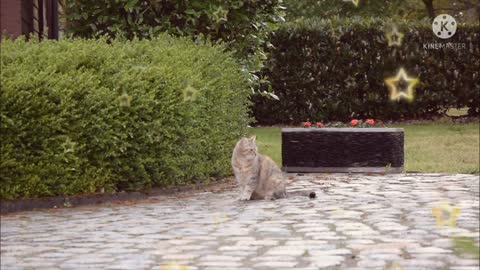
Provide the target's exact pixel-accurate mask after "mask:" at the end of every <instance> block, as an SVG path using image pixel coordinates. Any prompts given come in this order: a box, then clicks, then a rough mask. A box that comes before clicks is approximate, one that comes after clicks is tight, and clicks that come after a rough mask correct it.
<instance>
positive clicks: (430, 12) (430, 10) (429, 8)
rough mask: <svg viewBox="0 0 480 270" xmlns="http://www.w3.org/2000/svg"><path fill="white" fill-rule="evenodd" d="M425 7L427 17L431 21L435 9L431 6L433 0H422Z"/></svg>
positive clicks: (433, 17)
mask: <svg viewBox="0 0 480 270" xmlns="http://www.w3.org/2000/svg"><path fill="white" fill-rule="evenodd" d="M423 3H424V4H425V8H426V9H427V13H428V17H430V19H431V20H432V21H433V19H435V9H434V8H433V0H423Z"/></svg>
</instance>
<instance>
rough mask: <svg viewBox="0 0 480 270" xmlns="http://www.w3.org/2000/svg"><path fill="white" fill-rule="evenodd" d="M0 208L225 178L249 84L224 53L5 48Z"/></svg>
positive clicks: (150, 47) (168, 46) (190, 47)
mask: <svg viewBox="0 0 480 270" xmlns="http://www.w3.org/2000/svg"><path fill="white" fill-rule="evenodd" d="M1 45H2V53H1V60H2V78H1V83H2V96H1V102H0V103H1V105H0V113H1V118H2V127H1V133H2V140H1V147H2V159H1V163H0V175H1V185H0V186H1V187H0V192H1V194H0V195H1V197H2V198H22V197H25V198H26V197H37V196H56V195H69V194H75V193H85V192H94V191H97V190H99V189H102V188H104V189H105V190H106V191H107V192H108V191H119V190H139V189H148V188H150V187H152V186H168V185H173V184H182V183H187V182H189V181H200V180H205V179H209V178H210V177H218V176H223V175H226V174H229V173H230V169H229V168H230V165H229V160H230V156H231V150H232V148H233V146H234V144H235V141H236V140H237V139H238V138H239V136H241V135H242V134H243V133H244V132H245V128H246V126H247V123H248V121H249V118H248V106H249V102H248V96H249V89H248V84H247V82H246V78H247V75H246V74H245V72H244V71H241V69H240V67H239V65H238V64H237V63H236V62H235V61H234V60H233V59H232V58H231V57H230V55H228V54H226V53H224V52H223V49H222V48H221V47H212V46H210V45H199V44H193V43H192V42H191V41H188V40H185V39H175V38H171V37H169V36H164V35H162V36H160V37H159V38H155V39H153V40H151V41H147V40H142V41H138V40H133V41H129V42H120V41H115V40H111V41H110V42H109V43H107V42H106V41H105V40H82V39H77V40H62V41H59V42H54V41H45V42H41V43H38V42H28V43H27V42H24V41H22V40H16V41H12V40H3V41H2V44H1Z"/></svg>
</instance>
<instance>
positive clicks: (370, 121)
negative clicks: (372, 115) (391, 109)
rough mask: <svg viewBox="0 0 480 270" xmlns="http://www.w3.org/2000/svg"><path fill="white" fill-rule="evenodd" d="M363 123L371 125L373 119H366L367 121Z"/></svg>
mask: <svg viewBox="0 0 480 270" xmlns="http://www.w3.org/2000/svg"><path fill="white" fill-rule="evenodd" d="M365 123H367V124H369V125H370V126H373V125H375V120H373V119H367V121H365Z"/></svg>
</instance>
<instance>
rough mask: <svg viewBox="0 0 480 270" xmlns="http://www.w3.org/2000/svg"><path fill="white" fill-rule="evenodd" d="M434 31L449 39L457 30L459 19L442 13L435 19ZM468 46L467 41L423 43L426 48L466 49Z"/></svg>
mask: <svg viewBox="0 0 480 270" xmlns="http://www.w3.org/2000/svg"><path fill="white" fill-rule="evenodd" d="M432 31H433V33H434V34H435V35H436V36H437V37H438V38H440V39H443V40H448V39H449V38H451V37H453V36H454V35H455V33H456V32H457V21H456V20H455V18H454V17H453V16H451V15H448V14H440V15H438V16H437V17H436V18H435V19H434V20H433V23H432ZM466 46H467V45H466V44H465V43H461V42H460V43H457V42H432V43H424V44H423V48H424V49H426V50H441V49H452V50H461V49H465V48H466Z"/></svg>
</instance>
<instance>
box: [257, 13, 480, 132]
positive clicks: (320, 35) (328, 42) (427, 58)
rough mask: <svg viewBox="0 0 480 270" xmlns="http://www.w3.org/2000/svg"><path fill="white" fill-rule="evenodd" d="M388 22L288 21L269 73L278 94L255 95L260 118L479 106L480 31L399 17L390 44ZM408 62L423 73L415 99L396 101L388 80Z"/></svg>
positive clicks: (426, 113)
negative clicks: (445, 34)
mask: <svg viewBox="0 0 480 270" xmlns="http://www.w3.org/2000/svg"><path fill="white" fill-rule="evenodd" d="M388 28H389V25H388V24H385V23H384V21H382V20H375V19H372V20H358V19H352V20H344V21H330V20H316V21H315V20H313V21H303V22H299V23H296V24H288V25H285V26H284V27H282V28H281V29H280V30H279V31H277V32H276V33H275V35H274V36H272V41H271V42H272V44H273V45H274V47H273V48H272V49H270V58H269V60H268V61H267V63H266V66H267V67H266V68H265V69H264V71H263V72H264V75H266V76H268V77H269V80H270V81H271V83H272V87H273V90H274V92H275V93H276V94H277V95H278V97H279V98H280V100H279V101H277V100H273V99H271V100H267V99H264V98H255V100H254V102H255V105H254V109H253V112H254V116H255V118H256V120H257V121H258V123H259V124H267V125H270V124H298V123H299V122H302V121H308V120H310V121H320V120H324V121H332V120H340V121H346V120H348V119H351V118H352V117H359V118H376V119H378V118H380V119H385V120H387V119H401V118H423V117H430V116H432V115H434V114H437V113H442V112H444V111H445V110H446V109H448V108H451V107H457V108H462V107H469V108H470V114H472V115H478V113H479V104H480V98H479V92H480V80H479V78H480V61H479V59H480V49H479V43H478V41H479V40H480V31H479V26H478V25H470V26H459V29H457V33H456V34H455V36H454V37H452V38H451V39H449V40H448V41H444V40H441V39H438V38H437V37H436V36H434V34H433V33H432V30H431V25H429V24H400V25H398V28H399V30H400V31H401V32H403V33H404V34H405V38H404V41H403V44H402V46H401V47H389V46H388V43H387V40H386V38H385V32H388V31H389V30H388ZM446 42H451V43H465V45H466V48H465V49H460V50H452V49H439V50H428V49H424V48H423V44H427V43H446ZM400 67H405V69H406V71H407V73H408V74H409V75H411V76H416V77H419V79H420V83H419V84H418V85H417V87H416V89H415V99H414V101H413V102H411V103H409V102H403V101H401V102H391V101H390V100H389V91H388V88H387V86H386V85H385V83H384V79H385V78H386V77H391V76H393V75H395V74H396V73H397V71H398V69H399V68H400Z"/></svg>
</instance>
